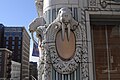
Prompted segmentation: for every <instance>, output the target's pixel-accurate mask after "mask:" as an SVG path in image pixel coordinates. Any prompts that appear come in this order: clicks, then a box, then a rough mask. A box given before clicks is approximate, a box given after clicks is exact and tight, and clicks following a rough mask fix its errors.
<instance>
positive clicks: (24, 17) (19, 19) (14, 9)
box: [0, 0, 38, 61]
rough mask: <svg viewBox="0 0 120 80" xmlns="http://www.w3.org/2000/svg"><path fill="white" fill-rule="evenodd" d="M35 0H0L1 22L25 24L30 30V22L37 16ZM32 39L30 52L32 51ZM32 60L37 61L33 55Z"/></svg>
mask: <svg viewBox="0 0 120 80" xmlns="http://www.w3.org/2000/svg"><path fill="white" fill-rule="evenodd" d="M37 16H38V15H37V10H36V6H35V0H0V23H2V24H3V25H5V26H25V28H26V30H27V31H28V26H29V24H30V22H31V21H32V20H33V19H35V18H36V17H37ZM32 44H33V43H32V41H31V47H30V49H31V50H30V52H32ZM30 60H31V61H37V60H38V58H37V59H36V58H35V57H31V54H30Z"/></svg>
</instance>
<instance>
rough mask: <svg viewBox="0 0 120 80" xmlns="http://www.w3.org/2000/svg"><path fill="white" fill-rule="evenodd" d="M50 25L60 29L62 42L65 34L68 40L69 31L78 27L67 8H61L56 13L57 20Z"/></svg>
mask: <svg viewBox="0 0 120 80" xmlns="http://www.w3.org/2000/svg"><path fill="white" fill-rule="evenodd" d="M52 24H57V25H58V26H59V27H61V29H62V40H63V41H64V36H65V33H66V34H67V39H68V41H69V38H70V30H71V29H73V27H77V26H78V22H77V21H75V20H74V19H73V17H72V12H71V10H70V9H69V8H61V9H60V10H59V12H58V16H57V18H56V19H55V20H54V21H53V23H52Z"/></svg>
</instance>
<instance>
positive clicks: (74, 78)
mask: <svg viewBox="0 0 120 80" xmlns="http://www.w3.org/2000/svg"><path fill="white" fill-rule="evenodd" d="M36 6H37V11H38V14H39V15H38V16H39V17H40V16H44V18H45V20H46V23H47V24H50V23H51V22H52V21H53V20H55V18H56V16H57V14H58V10H59V9H60V8H62V7H68V8H69V9H70V10H71V11H72V16H73V18H74V19H75V20H76V21H78V22H79V23H81V24H82V25H84V26H85V29H86V35H87V40H86V43H87V51H88V54H87V55H86V63H85V64H87V65H86V66H84V67H85V68H86V69H85V71H83V70H82V69H81V67H83V65H82V64H84V62H83V63H82V62H81V63H80V65H79V67H78V68H77V70H76V71H74V72H73V73H71V74H68V75H62V74H60V73H58V72H56V71H55V70H54V69H53V71H52V75H51V76H52V79H51V80H120V0H36ZM41 6H42V7H41ZM84 77H86V78H84Z"/></svg>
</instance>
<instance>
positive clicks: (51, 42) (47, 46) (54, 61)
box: [31, 8, 88, 80]
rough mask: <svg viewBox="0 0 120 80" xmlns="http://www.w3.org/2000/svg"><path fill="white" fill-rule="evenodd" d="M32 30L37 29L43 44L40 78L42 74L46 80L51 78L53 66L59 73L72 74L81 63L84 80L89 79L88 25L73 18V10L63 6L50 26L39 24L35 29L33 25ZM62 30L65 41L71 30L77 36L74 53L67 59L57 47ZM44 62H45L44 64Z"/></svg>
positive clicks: (68, 38)
mask: <svg viewBox="0 0 120 80" xmlns="http://www.w3.org/2000/svg"><path fill="white" fill-rule="evenodd" d="M35 27H36V26H35ZM32 30H34V31H36V33H37V37H38V38H39V40H40V41H41V42H39V43H40V44H39V46H41V49H42V50H41V55H42V57H40V58H41V61H40V65H41V66H40V69H41V68H43V69H42V71H40V70H39V71H40V72H39V74H40V75H39V77H40V79H42V74H44V80H48V79H51V72H52V71H51V70H52V68H54V69H55V71H57V72H58V73H61V74H70V73H72V72H74V71H75V70H76V69H77V68H78V66H79V64H80V65H81V71H82V72H81V73H82V76H81V77H82V80H88V63H87V62H88V52H87V40H86V27H85V24H81V23H78V22H77V21H75V20H74V19H73V17H72V15H71V11H70V10H69V9H68V8H61V9H60V10H59V12H58V16H57V18H56V19H55V20H54V21H53V22H52V23H51V24H50V25H49V26H45V25H44V26H38V27H36V28H35V29H34V25H33V26H31V31H32ZM60 30H61V36H62V37H61V40H62V41H64V39H65V37H66V36H67V40H68V41H69V40H70V38H71V34H70V32H71V31H72V32H73V34H74V36H75V51H74V55H73V57H71V58H70V59H68V60H67V61H64V60H63V59H61V58H60V56H59V55H58V51H57V48H56V35H57V33H58V32H59V31H60ZM65 34H66V36H65ZM68 54H69V53H68ZM42 62H43V63H44V64H42Z"/></svg>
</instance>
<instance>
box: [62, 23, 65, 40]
mask: <svg viewBox="0 0 120 80" xmlns="http://www.w3.org/2000/svg"><path fill="white" fill-rule="evenodd" d="M64 37H65V24H64V23H62V40H63V41H64Z"/></svg>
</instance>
